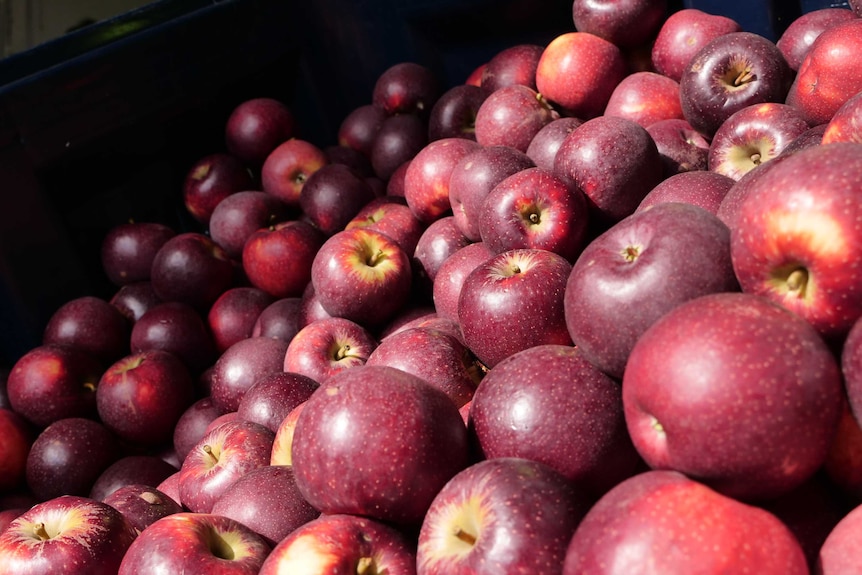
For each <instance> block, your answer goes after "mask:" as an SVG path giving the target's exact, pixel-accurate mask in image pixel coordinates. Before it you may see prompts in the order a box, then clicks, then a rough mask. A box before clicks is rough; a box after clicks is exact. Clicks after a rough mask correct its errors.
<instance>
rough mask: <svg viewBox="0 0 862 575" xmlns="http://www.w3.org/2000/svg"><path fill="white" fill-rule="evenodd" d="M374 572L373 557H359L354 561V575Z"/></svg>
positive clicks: (367, 574) (365, 574) (372, 573)
mask: <svg viewBox="0 0 862 575" xmlns="http://www.w3.org/2000/svg"><path fill="white" fill-rule="evenodd" d="M376 572H377V570H376V569H375V568H374V558H373V557H360V558H359V561H357V562H356V575H374V573H376Z"/></svg>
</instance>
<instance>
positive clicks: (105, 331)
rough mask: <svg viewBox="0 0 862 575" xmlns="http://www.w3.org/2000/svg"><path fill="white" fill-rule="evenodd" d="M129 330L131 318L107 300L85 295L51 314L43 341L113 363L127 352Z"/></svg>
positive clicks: (68, 302)
mask: <svg viewBox="0 0 862 575" xmlns="http://www.w3.org/2000/svg"><path fill="white" fill-rule="evenodd" d="M130 329H131V324H130V323H129V321H128V320H127V319H126V318H125V316H123V314H121V313H120V311H119V310H118V309H117V308H116V307H114V306H112V305H111V304H110V303H108V301H107V300H104V299H102V298H100V297H95V296H89V295H85V296H80V297H77V298H74V299H72V300H69V301H67V302H66V303H64V304H63V305H61V306H60V307H59V308H58V309H57V310H56V311H54V313H53V314H51V317H50V318H48V323H47V325H46V326H45V331H44V333H43V335H42V344H43V345H65V346H69V347H74V348H76V349H80V350H81V351H84V352H86V353H88V354H90V355H92V356H93V357H95V358H97V359H99V360H100V361H102V362H112V361H114V360H116V359H119V358H120V357H122V356H123V355H125V354H126V353H128V349H129V332H130Z"/></svg>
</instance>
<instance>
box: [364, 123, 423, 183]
mask: <svg viewBox="0 0 862 575" xmlns="http://www.w3.org/2000/svg"><path fill="white" fill-rule="evenodd" d="M427 143H428V127H427V126H426V124H425V122H424V121H423V120H422V119H421V118H420V117H419V116H417V115H415V114H396V115H394V116H388V117H387V118H386V119H385V120H383V123H381V124H380V129H379V130H378V131H377V135H376V136H375V137H374V141H373V142H372V144H371V166H372V167H373V168H374V173H375V174H376V175H377V177H378V178H380V179H382V180H384V181H385V180H389V179H390V178H391V177H392V176H393V175H394V174H395V172H396V170H398V168H399V167H401V165H402V164H404V163H405V162H409V161H410V160H412V159H413V157H414V156H415V155H416V154H418V153H419V151H420V150H421V149H422V148H424V147H425V145H426V144H427Z"/></svg>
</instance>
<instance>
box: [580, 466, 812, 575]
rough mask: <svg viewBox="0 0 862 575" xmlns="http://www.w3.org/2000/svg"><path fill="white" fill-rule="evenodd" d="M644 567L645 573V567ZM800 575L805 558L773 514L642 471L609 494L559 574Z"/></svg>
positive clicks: (680, 479)
mask: <svg viewBox="0 0 862 575" xmlns="http://www.w3.org/2000/svg"><path fill="white" fill-rule="evenodd" d="M647 566H648V567H647ZM646 569H650V570H651V571H650V572H653V573H745V572H752V573H762V574H763V575H804V574H806V573H808V572H809V571H808V565H807V562H806V560H805V554H804V553H803V551H802V548H801V547H800V545H799V542H798V541H797V540H796V538H795V537H794V535H793V534H792V533H791V531H790V530H789V529H788V527H787V526H786V525H784V523H782V522H781V521H780V520H779V519H778V518H777V517H776V516H775V515H773V514H772V513H769V512H768V511H765V510H763V509H761V508H759V507H754V506H752V505H747V504H745V503H742V502H740V501H737V500H735V499H732V498H730V497H727V496H725V495H722V494H720V493H717V492H716V491H713V490H712V489H710V488H709V487H707V486H705V485H703V484H702V483H700V482H698V481H696V480H694V479H691V478H689V477H686V476H684V475H683V474H681V473H677V472H674V471H647V472H644V473H640V474H638V475H635V476H634V477H631V478H629V479H627V480H625V481H623V482H622V483H620V484H619V485H617V486H616V487H614V488H613V489H612V490H611V491H609V492H608V493H606V494H605V495H604V496H603V497H602V498H601V499H600V500H599V501H598V502H597V503H596V504H595V505H594V506H593V507H592V508H590V510H589V512H588V513H587V514H586V516H585V517H584V519H583V521H581V523H580V525H578V528H577V530H576V531H575V534H574V536H573V537H572V540H571V542H570V543H569V546H568V549H567V551H566V557H565V562H564V565H563V575H576V574H578V573H591V574H593V573H594V574H596V575H610V574H612V573H644V572H646V571H645V570H646Z"/></svg>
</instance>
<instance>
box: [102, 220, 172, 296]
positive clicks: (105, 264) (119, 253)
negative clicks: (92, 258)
mask: <svg viewBox="0 0 862 575" xmlns="http://www.w3.org/2000/svg"><path fill="white" fill-rule="evenodd" d="M174 235H176V232H174V230H173V229H172V228H170V227H169V226H167V225H165V224H161V223H158V222H128V223H125V224H119V225H116V226H114V227H112V228H111V229H110V230H108V233H107V234H105V237H104V238H103V239H102V245H101V251H100V255H101V259H102V269H103V270H105V275H107V276H108V279H109V280H110V281H111V282H112V283H113V284H115V285H118V286H123V285H126V284H130V283H135V282H142V281H148V280H149V279H150V270H151V269H152V267H153V258H155V257H156V252H158V251H159V248H161V247H162V245H164V243H165V242H166V241H168V240H169V239H171V238H172V237H174Z"/></svg>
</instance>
